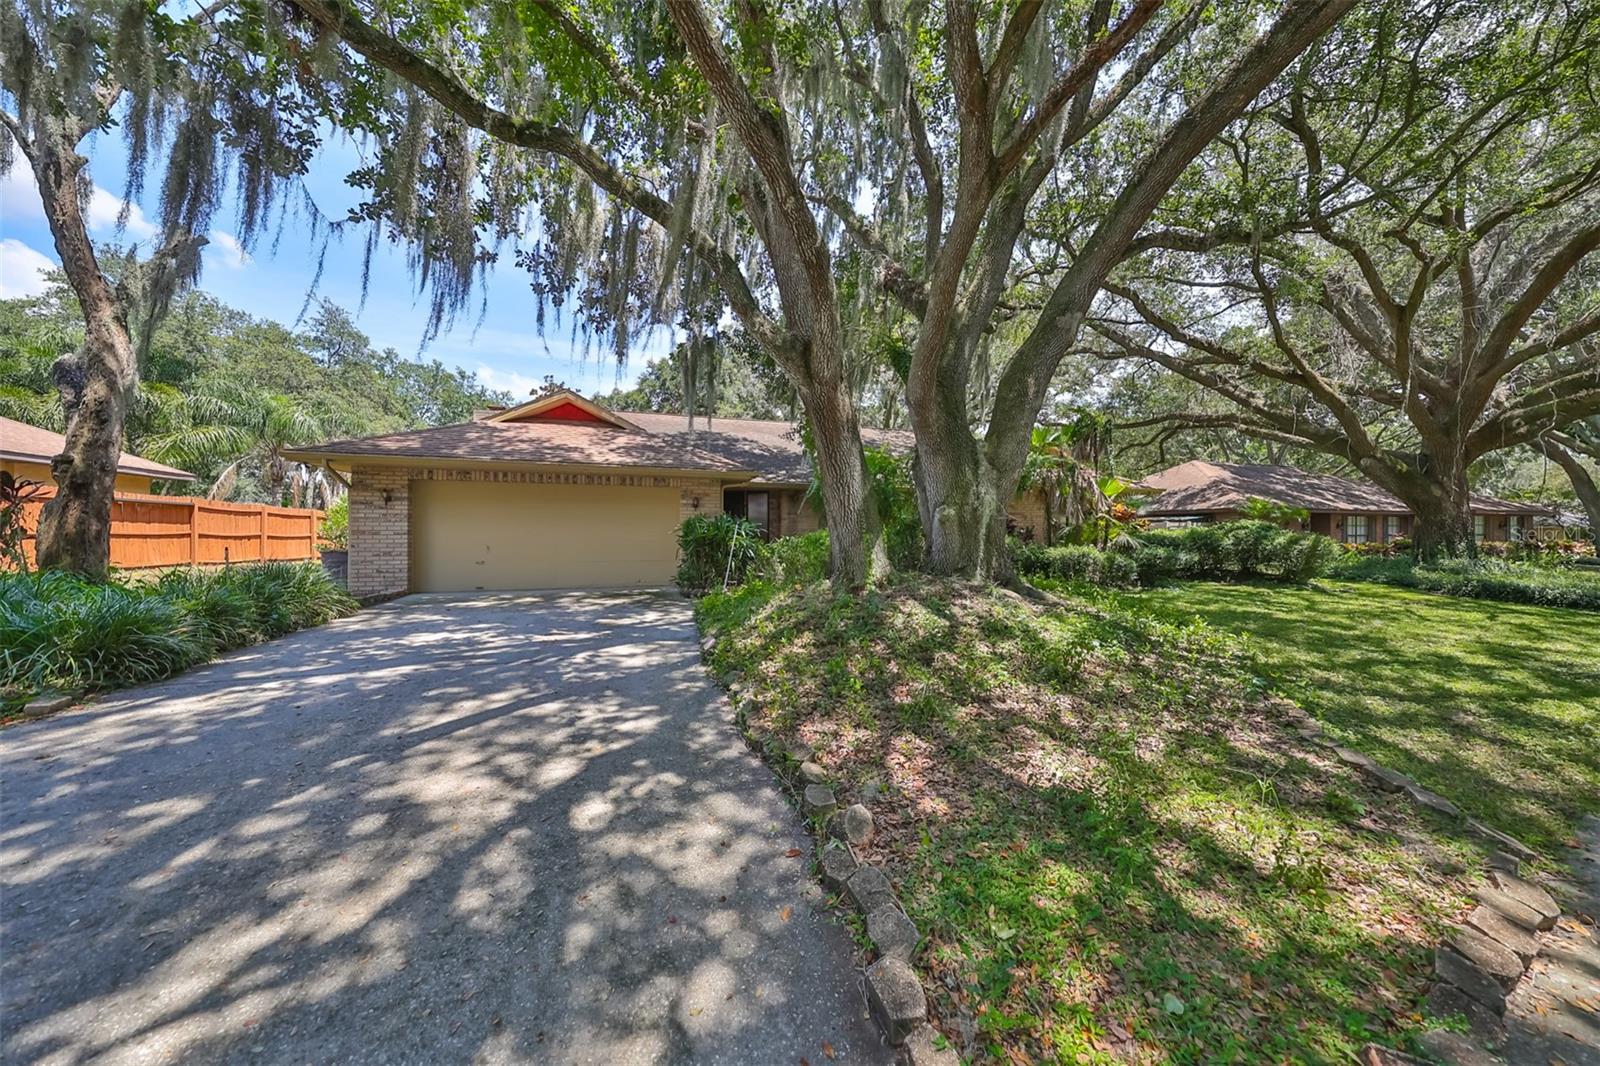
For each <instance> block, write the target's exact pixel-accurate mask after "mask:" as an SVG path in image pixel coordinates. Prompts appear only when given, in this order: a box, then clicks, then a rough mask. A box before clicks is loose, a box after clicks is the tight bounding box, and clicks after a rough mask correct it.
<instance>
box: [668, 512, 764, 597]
mask: <svg viewBox="0 0 1600 1066" xmlns="http://www.w3.org/2000/svg"><path fill="white" fill-rule="evenodd" d="M767 551H768V548H767V543H766V541H764V540H762V539H761V530H760V528H759V527H757V526H756V525H755V523H753V522H749V521H747V520H745V519H743V518H739V517H737V516H735V515H731V514H716V515H703V514H697V515H691V516H690V517H688V518H686V519H684V520H683V525H681V526H679V527H678V587H679V588H681V589H683V591H684V592H686V593H688V594H689V595H691V596H699V595H702V594H704V593H705V592H706V591H708V590H709V589H713V588H725V587H729V586H733V585H742V584H744V581H745V578H746V577H747V576H748V575H749V574H750V571H751V569H752V568H753V567H757V566H758V565H759V564H761V563H762V562H763V561H764V560H765V559H766V555H767Z"/></svg>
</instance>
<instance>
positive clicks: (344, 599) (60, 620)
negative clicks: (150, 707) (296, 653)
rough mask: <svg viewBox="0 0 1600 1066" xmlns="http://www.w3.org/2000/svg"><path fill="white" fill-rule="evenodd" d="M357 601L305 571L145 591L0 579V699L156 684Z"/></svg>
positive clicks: (165, 579) (202, 574)
mask: <svg viewBox="0 0 1600 1066" xmlns="http://www.w3.org/2000/svg"><path fill="white" fill-rule="evenodd" d="M354 609H355V601H354V600H352V599H351V598H350V597H349V595H348V594H346V593H345V591H344V590H343V589H341V588H339V586H337V585H335V584H334V583H333V582H332V581H331V580H329V578H328V576H327V575H326V574H325V573H324V572H323V570H322V568H321V567H320V566H317V565H316V564H311V563H255V564H249V565H242V566H234V567H228V568H226V569H221V570H178V571H172V572H169V573H167V574H165V575H163V576H162V577H161V579H160V580H158V581H154V582H147V583H143V584H131V583H125V582H119V581H111V582H107V583H106V584H103V585H97V584H93V583H91V582H87V581H84V580H82V579H81V578H78V577H75V576H73V575H71V574H64V573H61V572H59V571H48V570H47V571H43V572H40V573H33V574H4V575H0V692H3V693H4V699H5V701H6V702H11V701H14V700H20V699H25V698H27V696H28V695H29V694H30V693H32V692H37V691H40V690H43V689H51V688H57V689H67V690H80V689H97V688H112V687H116V686H118V685H130V684H135V683H137V682H140V681H153V680H155V679H157V678H161V677H166V676H167V675H169V674H174V673H177V672H178V671H180V670H183V669H185V668H187V667H189V666H193V665H194V664H196V663H200V662H204V661H205V660H206V659H209V658H211V657H212V656H214V655H216V654H218V653H219V652H223V651H227V650H229V649H231V648H237V647H242V646H243V645H246V644H252V643H254V642H256V641H259V640H266V639H268V638H270V637H276V636H280V635H282V634H284V633H288V632H290V631H292V630H295V629H303V628H305V627H307V626H314V625H321V624H322V623H323V622H326V621H329V620H330V619H333V618H337V617H339V616H340V615H343V614H347V613H349V612H350V611H352V610H354Z"/></svg>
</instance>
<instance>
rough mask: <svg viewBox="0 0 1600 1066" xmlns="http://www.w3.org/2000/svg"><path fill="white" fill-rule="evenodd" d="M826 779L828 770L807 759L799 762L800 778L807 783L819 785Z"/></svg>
mask: <svg viewBox="0 0 1600 1066" xmlns="http://www.w3.org/2000/svg"><path fill="white" fill-rule="evenodd" d="M827 779H828V771H826V770H824V769H823V768H822V767H821V766H819V765H818V764H817V763H814V762H811V761H810V760H809V759H808V760H806V761H805V762H803V763H801V764H800V780H802V781H804V782H805V783H806V784H808V785H820V784H822V783H823V782H824V781H826V780H827Z"/></svg>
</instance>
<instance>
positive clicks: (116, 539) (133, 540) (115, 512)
mask: <svg viewBox="0 0 1600 1066" xmlns="http://www.w3.org/2000/svg"><path fill="white" fill-rule="evenodd" d="M51 495H53V493H52V492H51V491H50V490H48V489H47V490H45V491H44V492H43V493H41V494H40V495H38V496H35V497H33V498H32V499H30V500H28V501H27V502H26V503H25V504H23V519H22V521H23V527H24V529H25V530H26V533H25V535H24V536H25V539H24V541H23V551H24V552H25V553H26V554H27V557H28V563H29V565H30V566H31V565H33V563H34V552H33V548H34V532H35V530H37V529H38V525H39V511H40V510H41V509H42V508H43V507H44V501H45V500H46V499H48V498H49V497H50V496H51ZM321 526H322V512H321V511H319V510H313V509H311V508H308V507H269V506H267V505H266V504H261V503H225V502H223V501H221V500H206V499H200V498H199V497H195V496H149V495H145V494H143V493H134V492H119V493H117V495H116V499H115V502H113V503H112V505H111V565H112V566H115V567H119V568H122V569H125V570H135V569H144V568H148V567H167V566H192V565H196V564H200V565H215V564H219V563H247V562H256V561H259V560H262V559H284V560H293V559H315V558H317V530H318V529H319V528H321Z"/></svg>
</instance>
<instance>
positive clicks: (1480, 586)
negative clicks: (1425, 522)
mask: <svg viewBox="0 0 1600 1066" xmlns="http://www.w3.org/2000/svg"><path fill="white" fill-rule="evenodd" d="M1329 576H1330V577H1337V578H1341V579H1344V580H1346V581H1372V582H1376V583H1378V584H1383V585H1399V586H1402V587H1404V588H1414V589H1422V590H1424V591H1426V592H1442V593H1445V594H1447V595H1450V596H1465V597H1468V598H1471V599H1478V600H1499V601H1501V602H1505V603H1528V604H1534V605H1536V606H1540V607H1574V608H1578V609H1580V610H1587V611H1597V610H1600V574H1596V573H1589V572H1586V571H1585V570H1582V569H1578V568H1576V567H1571V566H1559V565H1549V564H1544V565H1533V564H1529V563H1515V562H1508V561H1506V560H1504V559H1445V560H1441V561H1440V562H1438V563H1433V564H1422V565H1418V564H1417V563H1415V562H1413V561H1412V560H1410V559H1405V558H1397V559H1385V558H1382V557H1379V556H1362V555H1356V554H1353V553H1352V554H1350V555H1348V556H1346V557H1345V558H1343V559H1340V560H1339V561H1338V562H1337V563H1335V564H1334V566H1333V567H1332V570H1331V572H1330V574H1329Z"/></svg>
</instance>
